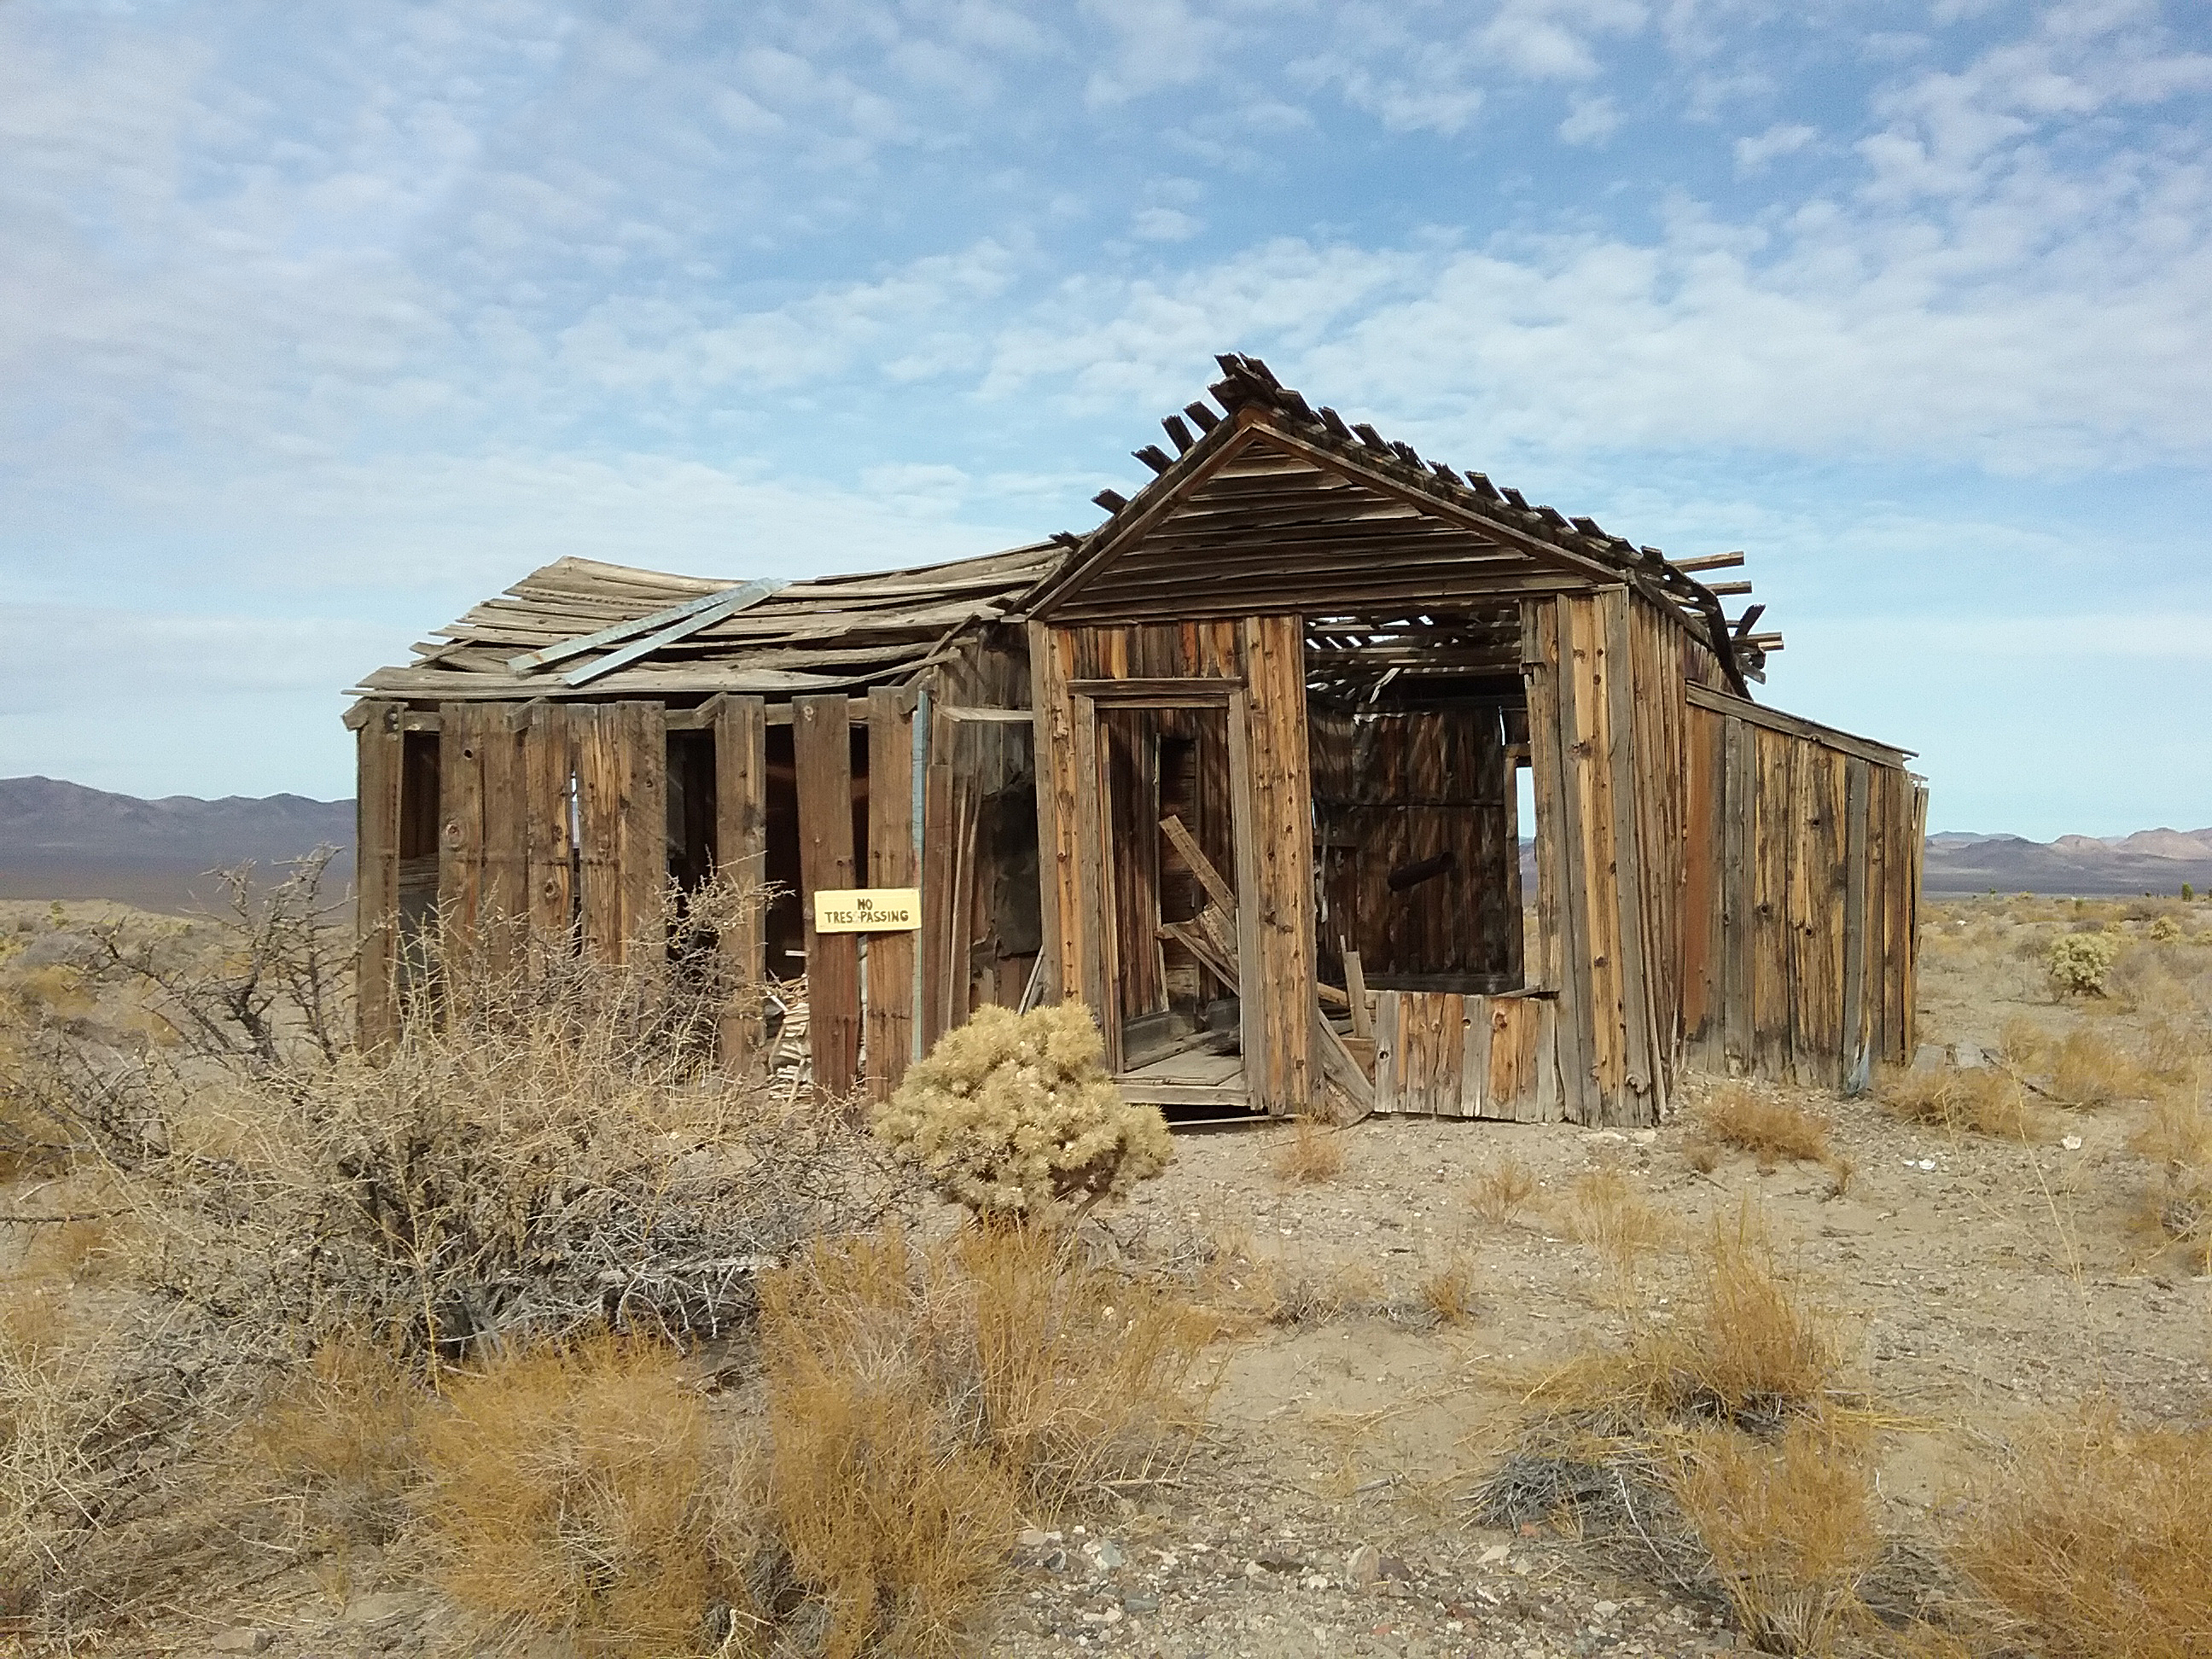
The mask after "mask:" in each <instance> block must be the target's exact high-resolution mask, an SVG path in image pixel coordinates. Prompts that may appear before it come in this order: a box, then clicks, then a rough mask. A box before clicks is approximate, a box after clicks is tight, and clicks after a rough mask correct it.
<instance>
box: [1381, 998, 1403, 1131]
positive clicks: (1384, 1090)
mask: <svg viewBox="0 0 2212 1659" xmlns="http://www.w3.org/2000/svg"><path fill="white" fill-rule="evenodd" d="M1405 1000H1406V994H1405V993H1404V992H1401V991H1385V992H1383V994H1382V995H1381V996H1380V997H1379V998H1378V999H1376V1007H1375V1110H1376V1115H1378V1116H1383V1117H1388V1116H1389V1115H1391V1114H1393V1113H1394V1112H1396V1111H1398V1110H1400V1109H1401V1108H1400V1106H1399V1097H1400V1094H1401V1075H1402V1060H1401V1048H1402V1046H1403V1044H1404V1042H1405V1038H1404V1036H1403V1035H1402V1033H1403V1031H1404V1019H1403V1018H1402V1011H1403V1008H1404V1005H1405Z"/></svg>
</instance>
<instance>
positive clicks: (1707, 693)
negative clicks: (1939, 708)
mask: <svg viewBox="0 0 2212 1659" xmlns="http://www.w3.org/2000/svg"><path fill="white" fill-rule="evenodd" d="M1686 696H1688V698H1689V700H1690V702H1691V704H1692V706H1693V707H1695V708H1709V709H1711V710H1712V711H1713V712H1714V713H1716V714H1721V715H1723V716H1725V717H1727V718H1728V719H1730V720H1745V721H1747V722H1748V723H1750V724H1751V725H1753V726H1759V727H1760V728H1762V729H1763V730H1765V731H1769V732H1778V733H1780V734H1781V735H1783V736H1784V737H1792V738H1804V739H1806V740H1807V741H1808V742H1812V743H1817V744H1824V745H1825V746H1826V747H1827V748H1830V749H1832V750H1836V752H1837V753H1838V754H1843V755H1856V756H1857V757H1859V758H1860V759H1861V760H1863V761H1868V762H1870V763H1873V764H1874V765H1876V766H1888V767H1897V768H1902V767H1903V766H1904V764H1905V762H1906V761H1908V760H1910V759H1911V758H1912V753H1911V750H1906V749H1893V748H1891V747H1890V746H1889V745H1888V744H1886V743H1876V742H1875V741H1874V740H1873V739H1872V738H1861V737H1855V736H1853V735H1852V734H1851V733H1850V732H1839V731H1838V730H1837V729H1836V728H1835V727H1834V726H1822V725H1821V724H1820V722H1819V721H1817V720H1805V719H1802V718H1801V717H1800V716H1798V715H1796V714H1784V713H1783V712H1782V711H1781V710H1780V709H1779V708H1775V707H1773V706H1772V705H1771V704H1770V703H1763V702H1746V701H1745V700H1744V699H1743V698H1741V697H1739V696H1735V694H1734V693H1733V692H1729V691H1717V690H1714V689H1713V688H1712V687H1711V686H1707V685H1699V684H1696V683H1695V682H1692V684H1690V685H1689V686H1688V687H1687V688H1686Z"/></svg>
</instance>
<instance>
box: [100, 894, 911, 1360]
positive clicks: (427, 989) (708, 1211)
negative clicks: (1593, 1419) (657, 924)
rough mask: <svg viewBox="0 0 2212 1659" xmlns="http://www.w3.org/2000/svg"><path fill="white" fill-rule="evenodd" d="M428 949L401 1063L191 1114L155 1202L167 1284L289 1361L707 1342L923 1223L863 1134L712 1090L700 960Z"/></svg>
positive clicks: (214, 1101)
mask: <svg viewBox="0 0 2212 1659" xmlns="http://www.w3.org/2000/svg"><path fill="white" fill-rule="evenodd" d="M701 908H702V907H701V904H700V902H699V900H698V897H697V896H696V895H695V896H694V897H693V908H692V910H691V911H690V913H689V914H690V915H691V916H692V917H693V918H694V919H695V920H696V918H697V917H698V916H699V915H700V914H701ZM422 948H423V951H424V952H425V953H426V956H425V963H426V964H427V965H426V966H425V969H424V972H425V974H426V975H428V977H427V978H426V979H425V980H424V981H422V982H421V984H420V985H419V986H418V994H417V996H416V999H415V1001H416V1006H414V1007H412V1008H411V1009H410V1018H409V1019H408V1021H407V1022H406V1023H405V1024H404V1027H403V1029H402V1030H401V1032H400V1034H399V1036H398V1039H397V1041H396V1042H394V1043H393V1044H392V1046H391V1047H390V1048H389V1050H388V1051H387V1052H386V1053H384V1054H380V1055H377V1056H374V1057H366V1056H362V1055H357V1054H350V1053H348V1054H341V1055H340V1056H339V1058H338V1059H337V1061H336V1062H335V1063H333V1064H331V1065H330V1066H326V1067H323V1066H318V1067H316V1068H314V1069H311V1070H308V1071H306V1072H286V1073H272V1074H270V1075H267V1076H251V1077H246V1078H243V1079H234V1080H232V1081H231V1082H229V1083H228V1085H223V1086H220V1087H211V1086H203V1087H199V1088H197V1089H194V1090H191V1091H187V1092H185V1093H184V1094H182V1095H180V1096H179V1097H178V1098H177V1099H175V1100H174V1102H173V1103H172V1105H171V1106H170V1107H169V1109H167V1116H166V1130H165V1134H166V1138H167V1141H168V1143H169V1144H170V1145H171V1146H172V1147H173V1149H174V1150H175V1152H177V1153H178V1154H179V1155H178V1156H175V1157H172V1158H165V1159H161V1160H159V1161H156V1162H155V1163H154V1164H149V1166H148V1168H147V1169H146V1170H145V1172H144V1173H143V1176H142V1177H141V1180H140V1183H139V1184H140V1188H141V1190H142V1194H143V1200H144V1203H143V1207H144V1208H145V1209H146V1210H147V1211H148V1212H149V1215H151V1216H155V1217H157V1218H158V1220H159V1225H158V1227H157V1228H155V1230H154V1231H155V1236H156V1248H155V1249H152V1250H150V1251H149V1253H148V1255H147V1257H146V1259H145V1260H144V1261H143V1262H142V1263H141V1270H142V1272H143V1274H144V1275H145V1277H146V1278H147V1279H148V1280H149V1283H151V1284H152V1285H154V1286H155V1287H156V1288H158V1289H159V1290H160V1291H162V1292H163V1293H165V1294H166V1295H167V1296H169V1297H173V1298H175V1299H177V1300H179V1301H183V1302H186V1303H189V1304H194V1305H197V1306H204V1307H210V1308H224V1309H228V1310H234V1311H245V1310H251V1311H252V1316H253V1317H252V1320H251V1321H249V1324H250V1325H251V1326H252V1328H256V1329H258V1330H259V1331H260V1332H262V1333H263V1334H264V1335H265V1336H266V1337H268V1338H269V1339H270V1340H271V1341H272V1342H273V1343H277V1344H283V1343H289V1342H294V1340H295V1339H306V1343H307V1344H311V1343H312V1342H313V1340H318V1339H319V1338H321V1337H322V1336H324V1335H326V1334H337V1333H341V1332H349V1333H353V1334H358V1335H360V1336H361V1337H362V1338H364V1339H365V1340H369V1341H372V1342H374V1343H377V1344H379V1345H380V1346H386V1347H388V1348H391V1349H392V1350H394V1351H404V1352H413V1353H415V1354H417V1355H419V1356H422V1358H423V1360H424V1363H425V1364H426V1365H427V1364H437V1363H456V1362H459V1361H462V1360H465V1359H466V1358H470V1357H471V1356H472V1354H474V1353H475V1352H479V1351H481V1350H483V1349H486V1348H488V1347H489V1346H493V1345H495V1344H499V1343H506V1342H511V1341H516V1340H522V1341H529V1340H538V1339H541V1338H546V1337H561V1336H565V1335H568V1334H574V1333H580V1332H586V1331H589V1330H592V1329H597V1328H632V1327H635V1328H642V1329H648V1330H659V1331H665V1332H667V1333H670V1334H675V1335H678V1336H683V1337H689V1336H691V1335H695V1334H696V1335H698V1336H703V1337H712V1336H715V1335H719V1334H723V1333H724V1332H726V1331H727V1330H728V1329H730V1328H732V1326H733V1325H737V1324H740V1323H742V1322H744V1321H745V1320H746V1319H747V1318H749V1317H750V1314H751V1311H752V1307H753V1285H754V1282H755V1278H756V1275H757V1272H758V1270H759V1269H761V1268H762V1267H767V1266H770V1265H772V1264H774V1263H775V1261H780V1260H781V1259H782V1258H783V1257H784V1256H785V1255H787V1254H788V1253H789V1252H790V1251H791V1250H793V1249H795V1248H797V1247H798V1246H799V1244H800V1243H802V1242H803V1241H805V1240H806V1239H808V1238H811V1237H815V1236H817V1235H818V1234H822V1233H825V1232H826V1233H832V1234H835V1233H839V1232H844V1231H854V1230H857V1229H860V1228H864V1227H866V1226H870V1225H874V1224H875V1223H877V1222H878V1221H879V1220H881V1219H882V1218H884V1216H885V1215H887V1214H889V1213H890V1212H893V1211H894V1210H896V1208H898V1206H901V1205H902V1203H903V1202H904V1201H905V1196H906V1193H907V1191H908V1188H906V1187H905V1185H904V1183H902V1182H900V1181H898V1180H897V1179H896V1178H895V1177H894V1176H892V1175H891V1173H890V1170H889V1168H888V1162H887V1159H886V1158H885V1156H884V1154H883V1153H882V1152H879V1151H878V1149H876V1148H875V1146H873V1144H872V1142H871V1141H869V1139H867V1137H866V1134H865V1133H863V1132H862V1131H860V1129H859V1128H858V1127H854V1126H852V1125H850V1124H848V1122H847V1121H846V1120H845V1119H844V1118H843V1116H842V1115H840V1114H837V1113H835V1112H824V1111H813V1110H804V1109H802V1110H797V1111H790V1112H787V1111H784V1110H781V1109H780V1107H779V1105H778V1103H777V1102H775V1100H774V1099H773V1098H771V1097H770V1096H769V1093H768V1091H766V1089H765V1088H764V1087H761V1086H758V1085H757V1080H756V1081H754V1082H748V1081H746V1080H744V1079H732V1078H730V1077H728V1076H726V1074H724V1073H721V1072H720V1071H719V1070H718V1069H717V1068H716V1067H715V1066H714V1059H713V1054H712V1051H711V1048H710V1047H708V1043H707V1040H706V1039H707V1035H708V1033H709V1032H711V1030H712V1029H713V1018H712V1016H713V1014H714V1010H715V1009H716V1008H717V1007H719V1006H720V1003H719V1001H718V1000H716V999H717V997H718V996H719V994H718V993H716V992H715V991H714V988H713V987H712V985H711V984H707V985H703V986H700V985H694V984H692V983H690V981H689V980H688V979H687V977H686V975H687V973H688V969H685V967H684V961H683V958H682V957H681V956H680V954H679V956H678V958H677V959H675V960H671V961H668V962H659V961H646V960H640V961H638V962H636V963H625V964H622V965H608V964H605V963H597V962H593V961H591V960H588V959H586V958H583V957H574V956H568V955H565V954H562V953H557V952H537V953H525V954H520V955H518V956H517V957H514V958H513V959H511V960H510V961H509V962H507V963H506V964H505V965H498V964H497V963H496V959H495V957H494V955H493V953H492V952H491V951H489V950H488V949H486V948H485V942H484V941H482V940H475V941H467V942H466V948H465V949H464V950H462V951H458V952H456V953H452V954H451V955H450V957H449V955H448V954H447V953H446V952H443V951H441V950H440V949H439V947H438V946H437V945H436V943H435V940H431V939H425V940H424V941H422ZM642 954H643V953H641V957H642ZM434 987H435V991H436V993H437V996H436V998H435V999H433V998H432V996H431V991H432V988H434ZM702 998H703V999H705V1000H702ZM304 1345H305V1344H301V1345H300V1346H304Z"/></svg>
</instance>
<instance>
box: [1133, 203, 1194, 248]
mask: <svg viewBox="0 0 2212 1659" xmlns="http://www.w3.org/2000/svg"><path fill="white" fill-rule="evenodd" d="M1205 228H1206V222H1205V221H1203V220H1201V219H1194V218H1193V217H1191V216H1190V215H1189V214H1188V213H1185V212H1182V210H1179V209H1176V208H1168V207H1148V208H1139V209H1138V210H1137V211H1136V212H1135V213H1133V214H1132V215H1131V216H1129V232H1130V234H1132V235H1133V236H1136V237H1138V238H1139V239H1140V240H1144V241H1147V242H1187V241H1188V240H1190V239H1191V238H1192V237H1194V236H1195V235H1197V234H1198V233H1199V232H1200V231H1201V230H1203V229H1205Z"/></svg>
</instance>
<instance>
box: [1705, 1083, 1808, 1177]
mask: <svg viewBox="0 0 2212 1659" xmlns="http://www.w3.org/2000/svg"><path fill="white" fill-rule="evenodd" d="M1698 1127H1699V1131H1700V1132H1701V1133H1703V1134H1704V1135H1705V1137H1706V1138H1707V1139H1711V1140H1716V1141H1718V1142H1720V1143H1721V1144H1722V1145H1723V1146H1735V1147H1738V1148H1741V1150H1742V1151H1744V1152H1749V1153H1751V1154H1752V1155H1753V1157H1754V1158H1757V1159H1758V1160H1759V1168H1760V1169H1762V1170H1771V1169H1772V1168H1773V1167H1774V1166H1775V1164H1776V1163H1777V1162H1778V1161H1779V1160H1781V1159H1783V1158H1793V1159H1799V1160H1802V1161H1803V1162H1805V1163H1808V1164H1819V1163H1824V1162H1826V1159H1827V1157H1828V1124H1827V1121H1826V1119H1825V1118H1821V1117H1818V1116H1815V1115H1814V1114H1813V1113H1811V1112H1808V1111H1807V1110H1806V1109H1804V1108H1803V1107H1802V1106H1799V1105H1797V1104H1796V1103H1793V1102H1790V1101H1787V1100H1783V1099H1779V1098H1778V1097H1774V1096H1772V1095H1769V1094H1765V1093H1763V1092H1761V1091H1759V1090H1757V1089H1753V1088H1752V1087H1751V1086H1750V1085H1747V1084H1742V1083H1724V1084H1723V1085H1721V1086H1720V1087H1718V1088H1717V1089H1715V1090H1714V1091H1713V1092H1712V1093H1711V1096H1710V1097H1707V1099H1706V1101H1705V1104H1704V1105H1703V1106H1702V1107H1701V1108H1700V1109H1699V1112H1698Z"/></svg>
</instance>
